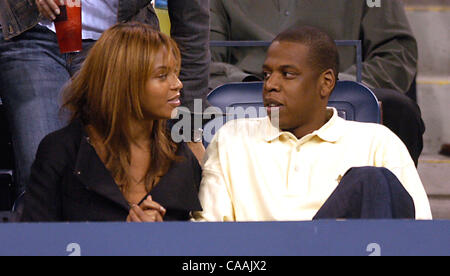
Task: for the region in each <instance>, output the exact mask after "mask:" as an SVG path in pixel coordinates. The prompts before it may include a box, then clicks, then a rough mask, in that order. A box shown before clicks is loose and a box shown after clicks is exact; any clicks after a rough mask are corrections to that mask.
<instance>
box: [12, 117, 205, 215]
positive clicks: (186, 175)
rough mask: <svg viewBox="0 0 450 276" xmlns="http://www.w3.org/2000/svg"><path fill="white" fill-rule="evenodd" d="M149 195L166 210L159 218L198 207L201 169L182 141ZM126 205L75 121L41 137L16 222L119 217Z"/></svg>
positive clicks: (184, 213) (81, 127)
mask: <svg viewBox="0 0 450 276" xmlns="http://www.w3.org/2000/svg"><path fill="white" fill-rule="evenodd" d="M177 156H181V157H182V160H181V161H174V162H173V163H172V165H171V167H170V169H169V171H168V172H167V173H166V175H164V176H163V177H162V178H161V179H160V181H159V183H158V184H157V185H156V187H154V188H153V189H152V191H151V192H150V193H149V195H151V196H152V198H153V200H154V201H156V202H158V203H159V204H161V206H163V207H164V208H166V210H167V213H166V215H165V217H164V220H165V221H171V220H188V219H189V213H190V212H191V211H199V210H201V205H200V201H199V199H198V189H199V186H200V180H201V167H200V165H199V164H198V161H197V159H196V158H195V156H194V154H193V153H192V152H191V151H190V149H189V147H188V146H187V145H186V144H185V143H181V144H179V147H178V151H177ZM129 210H130V206H129V204H128V202H127V200H126V199H125V197H124V196H123V194H122V192H121V191H120V189H119V187H118V185H117V184H116V183H115V181H114V179H113V177H112V176H111V173H110V172H109V171H108V170H107V169H106V167H105V166H104V164H103V162H102V161H101V160H100V158H99V156H98V155H97V153H96V151H95V149H94V148H93V147H92V145H91V144H90V143H89V138H88V136H87V134H86V132H85V130H84V126H83V124H82V122H81V121H74V122H73V123H71V124H70V125H69V126H67V127H65V128H63V129H61V130H59V131H56V132H54V133H51V134H49V135H48V136H47V137H45V138H44V139H43V140H42V142H41V144H40V145H39V149H38V152H37V155H36V159H35V161H34V164H33V166H32V169H31V177H30V181H29V183H28V185H27V188H26V192H25V196H24V198H23V213H22V217H21V220H22V221H28V222H33V221H34V222H58V221H64V222H66V221H70V222H86V221H92V222H94V221H125V220H126V218H127V216H128V214H129Z"/></svg>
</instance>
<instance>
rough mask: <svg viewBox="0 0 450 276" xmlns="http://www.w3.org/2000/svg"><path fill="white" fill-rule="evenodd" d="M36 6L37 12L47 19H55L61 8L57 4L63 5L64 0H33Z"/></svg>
mask: <svg viewBox="0 0 450 276" xmlns="http://www.w3.org/2000/svg"><path fill="white" fill-rule="evenodd" d="M35 1H36V6H37V8H38V10H39V13H40V14H41V15H42V16H43V17H45V18H47V19H49V20H55V18H56V16H57V15H60V14H61V10H60V9H59V7H58V4H59V5H61V6H62V5H64V0H35Z"/></svg>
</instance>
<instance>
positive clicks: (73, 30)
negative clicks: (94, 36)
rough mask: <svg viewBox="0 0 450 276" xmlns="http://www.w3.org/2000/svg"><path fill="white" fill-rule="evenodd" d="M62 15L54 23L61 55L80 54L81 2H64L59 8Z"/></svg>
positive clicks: (72, 0)
mask: <svg viewBox="0 0 450 276" xmlns="http://www.w3.org/2000/svg"><path fill="white" fill-rule="evenodd" d="M59 8H60V10H61V14H60V15H58V16H57V17H56V19H55V21H54V23H55V29H56V36H57V38H58V44H59V49H60V51H61V54H65V53H73V52H80V51H81V50H82V37H81V0H64V6H60V7H59Z"/></svg>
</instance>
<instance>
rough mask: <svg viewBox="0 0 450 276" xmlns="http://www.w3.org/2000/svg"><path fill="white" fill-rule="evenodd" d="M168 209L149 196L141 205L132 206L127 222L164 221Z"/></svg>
mask: <svg viewBox="0 0 450 276" xmlns="http://www.w3.org/2000/svg"><path fill="white" fill-rule="evenodd" d="M165 214H166V209H164V207H162V206H161V205H159V203H157V202H155V201H153V200H152V197H151V196H149V197H147V199H146V200H145V201H144V202H142V203H141V205H140V206H138V205H134V206H133V207H131V210H130V213H129V214H128V217H127V222H163V218H164V215H165Z"/></svg>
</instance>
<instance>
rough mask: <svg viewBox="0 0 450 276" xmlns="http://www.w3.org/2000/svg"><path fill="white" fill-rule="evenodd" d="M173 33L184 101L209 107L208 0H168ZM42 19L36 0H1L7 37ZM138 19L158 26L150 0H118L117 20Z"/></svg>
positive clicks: (0, 16)
mask: <svg viewBox="0 0 450 276" xmlns="http://www.w3.org/2000/svg"><path fill="white" fill-rule="evenodd" d="M168 8H169V15H170V20H171V26H172V29H171V36H172V38H173V39H174V40H175V41H176V42H177V43H178V46H179V47H180V49H181V56H182V66H181V73H180V79H181V81H182V82H183V85H184V88H183V93H182V99H181V100H182V103H183V105H184V106H186V107H188V108H189V109H190V110H191V111H193V110H194V109H193V102H194V99H196V98H199V99H203V101H204V104H203V108H206V95H207V93H208V89H207V87H208V77H209V62H210V53H209V0H189V1H186V0H169V1H168ZM41 19H42V18H40V17H39V12H38V9H37V7H36V4H35V1H34V0H0V25H1V26H2V31H3V35H4V37H5V39H6V40H9V39H12V38H14V37H17V36H19V35H20V34H22V33H23V32H25V31H27V30H29V29H31V28H33V27H34V26H36V25H37V24H38V23H39V21H40V20H41ZM128 21H139V22H144V23H147V24H149V25H151V26H154V27H155V28H157V29H159V23H158V18H157V16H156V13H155V11H154V9H153V7H152V5H151V4H150V0H119V8H118V14H117V22H128Z"/></svg>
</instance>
